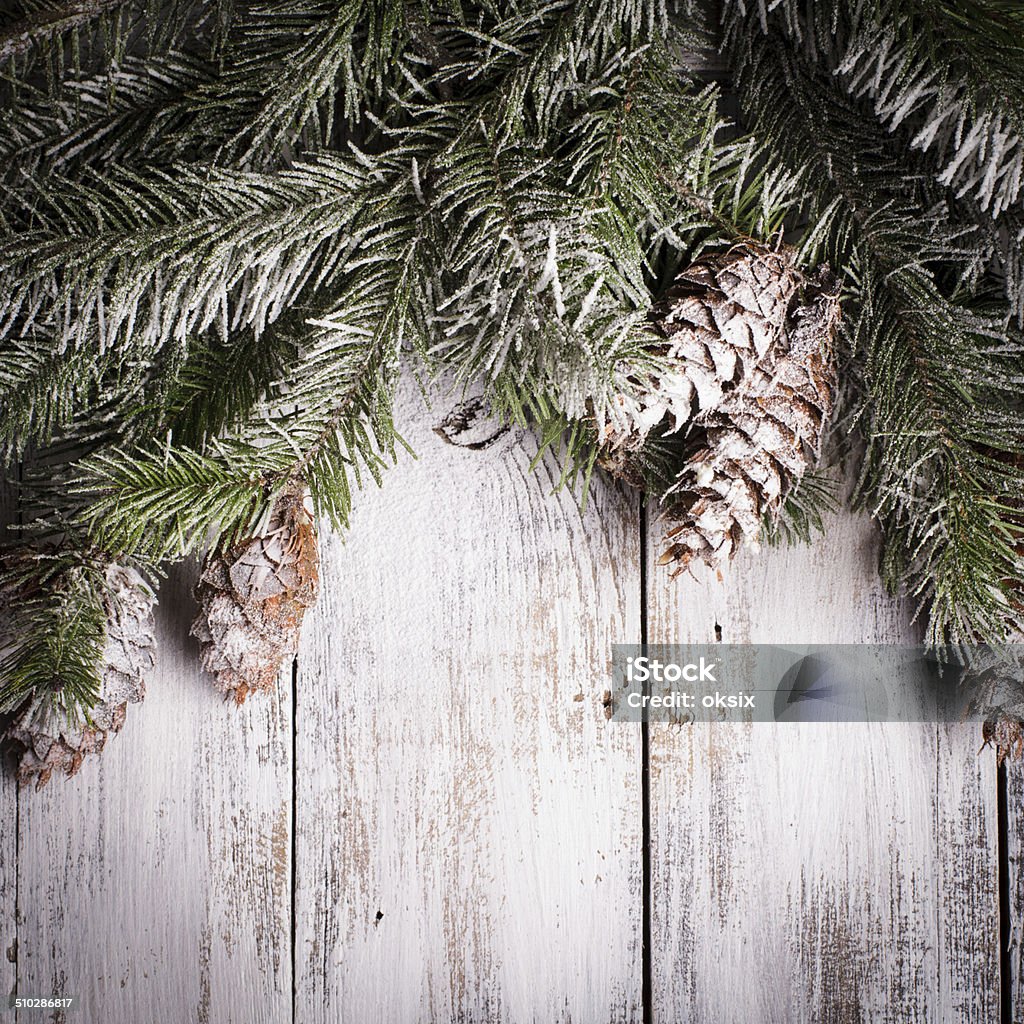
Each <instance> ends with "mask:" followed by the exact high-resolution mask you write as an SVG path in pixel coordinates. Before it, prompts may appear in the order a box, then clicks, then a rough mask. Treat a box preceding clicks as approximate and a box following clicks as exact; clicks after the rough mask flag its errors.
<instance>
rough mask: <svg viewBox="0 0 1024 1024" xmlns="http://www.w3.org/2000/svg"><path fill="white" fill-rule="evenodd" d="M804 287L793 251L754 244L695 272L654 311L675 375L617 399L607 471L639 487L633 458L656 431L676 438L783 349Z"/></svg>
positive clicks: (662, 357)
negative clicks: (790, 314) (793, 303)
mask: <svg viewBox="0 0 1024 1024" xmlns="http://www.w3.org/2000/svg"><path fill="white" fill-rule="evenodd" d="M800 282H801V275H800V273H799V272H798V271H797V270H796V268H795V266H794V253H793V250H792V249H791V248H789V247H780V248H778V249H771V248H768V247H767V246H764V245H761V244H759V243H757V242H753V241H751V242H744V243H742V244H740V245H736V246H734V247H733V248H732V249H730V250H729V251H728V252H720V253H712V254H710V255H707V256H703V257H701V258H700V259H699V260H697V261H696V262H694V263H693V264H691V265H690V266H689V267H687V269H686V270H684V271H683V272H682V273H681V274H680V275H679V276H678V277H677V278H676V281H675V283H674V284H673V285H672V287H671V288H670V289H669V290H668V292H667V294H666V296H665V299H664V301H663V302H662V303H660V304H659V306H657V307H656V308H655V310H654V311H653V312H652V318H653V319H654V321H655V323H656V324H657V326H658V329H659V331H660V332H661V333H662V334H663V335H664V337H665V343H664V345H662V346H659V347H657V348H656V349H655V350H654V351H653V352H652V355H653V356H654V357H656V358H657V359H658V361H659V362H661V363H662V364H663V365H665V366H667V368H668V369H667V370H666V371H665V372H663V373H662V374H660V375H658V376H652V375H645V376H644V377H643V378H641V379H637V378H636V377H634V378H633V381H632V382H633V384H634V386H635V394H634V395H626V394H621V395H619V396H618V397H617V399H616V401H615V403H614V407H613V408H612V409H611V410H610V412H609V422H608V424H607V425H606V426H605V428H604V430H603V432H602V438H601V440H602V443H603V448H602V452H601V455H600V457H599V460H598V461H599V464H600V465H601V466H602V467H603V468H604V469H606V470H607V471H608V472H610V473H612V474H614V475H616V476H619V477H622V478H624V479H626V480H627V482H630V483H635V482H637V474H636V472H635V467H634V466H633V465H632V462H631V459H630V455H631V453H633V452H637V451H639V449H640V448H641V447H642V446H643V444H644V442H645V441H646V439H647V436H648V434H650V432H651V431H652V430H653V429H654V428H655V427H658V426H661V425H664V427H665V428H666V430H667V431H668V432H674V431H676V430H678V429H679V428H680V427H682V426H683V425H684V424H685V423H687V422H689V420H690V419H691V418H692V417H693V416H695V415H699V414H707V413H710V412H711V411H712V410H714V409H716V408H717V407H718V406H719V405H720V404H721V402H722V401H723V399H724V398H725V396H726V395H728V394H729V392H730V391H731V390H732V389H734V388H735V387H736V386H737V385H738V383H739V382H740V381H741V380H742V379H743V378H744V377H745V376H746V375H747V374H749V373H750V372H751V371H752V370H753V368H754V367H755V366H757V365H758V363H759V362H760V361H761V360H762V359H763V358H764V357H765V356H766V354H767V353H769V352H771V351H772V350H773V348H774V347H775V344H776V342H777V341H778V339H779V337H780V335H781V334H782V332H783V330H784V329H785V326H786V317H787V313H788V310H789V306H790V300H791V299H792V297H793V294H794V292H795V291H796V289H797V287H798V286H799V284H800Z"/></svg>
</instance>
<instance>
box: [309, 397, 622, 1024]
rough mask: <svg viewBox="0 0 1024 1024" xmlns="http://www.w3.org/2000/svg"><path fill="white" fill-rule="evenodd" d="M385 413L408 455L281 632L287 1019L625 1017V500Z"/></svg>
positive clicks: (441, 414) (414, 410) (361, 509)
mask: <svg viewBox="0 0 1024 1024" xmlns="http://www.w3.org/2000/svg"><path fill="white" fill-rule="evenodd" d="M400 413H401V414H400V427H401V429H403V430H405V431H406V432H407V437H408V438H409V440H410V441H411V443H412V445H413V447H414V448H415V450H416V452H417V453H418V456H419V458H418V460H417V461H413V460H411V459H408V458H403V459H402V460H401V465H400V466H399V467H398V468H396V469H394V470H392V471H391V472H390V473H389V475H388V477H387V478H386V481H385V486H384V489H383V490H381V491H373V490H370V491H366V492H364V493H362V494H360V495H359V500H358V506H357V510H356V514H355V517H354V521H353V524H352V530H351V533H350V535H349V537H348V538H347V540H346V541H345V542H344V543H342V542H340V541H339V540H337V539H329V540H327V541H326V543H325V546H324V559H325V564H324V596H323V598H322V600H321V603H320V606H319V607H318V609H317V610H316V613H315V618H314V621H313V622H312V623H311V624H310V628H309V629H308V631H307V634H306V642H305V644H304V646H303V648H302V650H301V652H300V658H299V666H300V669H299V680H298V703H297V707H298V717H297V732H298V742H297V785H298V805H297V822H298V826H297V829H298V854H297V893H296V915H297V921H296V942H297V946H296V957H297V968H296V972H297V998H298V1002H297V1006H296V1018H295V1019H296V1020H298V1021H302V1022H303V1024H320V1022H322V1024H336V1022H338V1021H343V1022H353V1024H356V1022H358V1024H378V1022H379V1024H435V1022H445V1024H448V1022H466V1024H469V1022H473V1024H484V1022H486V1024H500V1022H506V1021H507V1022H516V1024H521V1022H529V1021H543V1022H545V1024H555V1022H559V1021H564V1022H570V1021H572V1022H579V1024H590V1022H594V1024H597V1022H601V1024H609V1022H639V1021H640V1020H641V1019H642V1008H641V971H640V963H641V905H642V904H641V885H642V875H641V869H642V858H641V802H640V791H639V780H640V737H639V729H638V727H637V726H636V725H621V724H614V725H613V724H611V723H609V722H608V721H607V720H606V717H605V711H604V708H603V706H602V697H603V692H604V688H605V686H606V685H607V683H606V679H607V673H608V661H609V659H610V655H611V651H610V645H611V644H612V643H613V642H627V641H636V640H637V639H638V638H639V633H640V620H639V613H640V585H639V584H640V573H639V528H638V510H637V506H636V503H635V500H634V501H631V500H630V499H629V498H627V496H626V495H625V494H624V493H622V492H620V491H618V490H615V489H613V488H610V487H609V486H607V485H605V484H603V483H602V482H600V481H598V482H597V483H596V484H595V487H594V490H593V493H592V495H591V504H590V506H589V508H588V509H587V511H586V512H585V514H581V512H580V509H579V507H578V502H577V500H576V499H575V498H574V497H573V496H572V495H571V494H570V493H569V492H568V491H561V492H559V493H557V494H551V493H549V492H550V491H551V489H552V487H553V485H554V482H555V477H554V475H553V470H552V466H551V464H550V462H549V461H548V460H545V461H543V462H542V464H541V466H540V467H539V468H538V469H537V471H536V473H531V471H530V469H529V462H530V459H531V458H532V456H533V454H534V448H533V447H532V442H531V441H530V439H528V438H524V437H522V436H521V435H518V434H515V433H508V434H503V435H500V436H498V437H496V438H493V439H492V441H490V442H489V443H488V444H486V445H483V446H481V445H480V444H478V443H477V441H479V439H480V438H488V437H491V435H492V433H493V432H489V431H487V430H470V429H469V428H468V427H466V426H465V425H463V424H459V423H457V422H456V421H457V420H458V417H455V418H454V420H453V418H452V417H451V416H449V415H448V413H449V406H448V405H446V404H444V403H443V402H442V403H439V404H438V405H437V406H436V407H435V409H434V411H433V412H432V413H431V414H429V416H428V414H425V412H424V410H423V409H422V405H421V402H420V400H419V398H418V396H414V395H413V396H408V395H407V396H406V397H405V399H404V401H403V405H402V407H401V410H400ZM431 419H433V421H434V422H438V423H440V422H442V421H443V422H444V423H445V424H446V425H445V428H444V430H442V431H441V432H440V433H435V432H434V431H432V430H431V429H430V420H431ZM465 437H471V438H474V439H476V440H474V441H473V443H472V444H471V445H469V446H462V445H461V444H460V443H459V440H460V439H461V438H465Z"/></svg>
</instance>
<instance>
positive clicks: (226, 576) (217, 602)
mask: <svg viewBox="0 0 1024 1024" xmlns="http://www.w3.org/2000/svg"><path fill="white" fill-rule="evenodd" d="M319 565H320V562H319V552H318V549H317V539H316V529H315V527H314V525H313V521H312V518H311V517H310V515H309V513H308V512H307V511H306V509H305V507H304V504H303V494H302V492H301V491H300V490H291V491H288V492H286V493H284V494H283V495H282V496H281V497H280V498H278V500H277V502H276V504H275V505H274V508H273V510H272V512H271V515H270V518H269V521H268V524H267V528H266V530H265V531H264V532H263V533H262V534H260V535H259V536H256V537H251V538H249V539H248V540H244V541H242V542H241V543H240V544H237V545H235V546H233V547H231V548H230V549H228V550H226V551H225V550H220V549H215V550H213V551H212V552H211V553H210V554H209V555H208V556H207V559H206V562H205V564H204V565H203V571H202V574H201V575H200V577H199V582H198V584H197V585H196V597H197V598H198V600H199V603H200V605H201V609H200V612H199V614H198V615H197V616H196V619H195V622H194V623H193V624H192V635H193V636H194V637H196V638H197V639H198V640H199V642H200V644H201V646H202V662H203V667H204V668H205V669H206V670H207V671H208V672H210V673H211V674H212V675H213V676H214V679H215V680H216V683H217V687H218V689H220V690H221V691H222V692H223V693H224V694H225V695H230V696H233V697H234V699H235V701H236V702H237V703H239V704H241V703H242V702H243V701H244V700H245V698H246V697H247V696H248V695H249V693H251V692H252V691H253V690H272V689H273V688H274V685H275V683H276V681H277V675H278V672H279V670H280V667H281V662H282V660H283V659H285V658H287V657H291V656H293V655H294V654H295V652H296V650H297V649H298V643H299V631H300V628H301V626H302V619H303V616H304V615H305V613H306V609H307V608H309V607H311V606H312V605H313V604H314V603H315V602H316V598H317V592H318V590H319V580H320V577H319Z"/></svg>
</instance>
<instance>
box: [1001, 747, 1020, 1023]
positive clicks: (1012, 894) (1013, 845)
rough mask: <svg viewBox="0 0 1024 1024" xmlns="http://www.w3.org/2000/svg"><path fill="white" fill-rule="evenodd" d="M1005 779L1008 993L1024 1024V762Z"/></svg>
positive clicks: (1009, 765)
mask: <svg viewBox="0 0 1024 1024" xmlns="http://www.w3.org/2000/svg"><path fill="white" fill-rule="evenodd" d="M1004 771H1005V773H1006V775H1005V786H1006V789H1005V796H1006V804H1005V814H1006V822H1005V824H1006V863H1005V868H1006V871H1007V878H1006V883H1007V886H1008V899H1007V903H1008V907H1007V910H1008V912H1009V916H1008V920H1007V922H1006V932H1007V936H1006V937H1007V944H1006V960H1007V967H1008V968H1009V977H1008V978H1007V979H1005V987H1006V991H1007V992H1008V994H1009V996H1010V1005H1011V1006H1012V1007H1013V1017H1012V1020H1013V1024H1022V1022H1024V761H1007V762H1006V765H1005V768H1004Z"/></svg>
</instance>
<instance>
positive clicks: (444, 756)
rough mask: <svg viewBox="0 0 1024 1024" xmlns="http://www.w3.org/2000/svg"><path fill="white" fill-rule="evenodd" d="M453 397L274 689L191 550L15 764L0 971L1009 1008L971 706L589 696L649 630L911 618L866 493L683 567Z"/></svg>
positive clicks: (42, 992) (157, 984)
mask: <svg viewBox="0 0 1024 1024" xmlns="http://www.w3.org/2000/svg"><path fill="white" fill-rule="evenodd" d="M453 402H454V399H452V398H447V399H444V398H441V399H438V400H437V401H435V403H434V405H433V408H431V409H429V410H428V409H426V408H425V407H424V406H423V404H422V402H421V400H420V399H419V398H418V396H412V395H409V396H406V397H405V398H404V399H403V401H402V404H401V409H400V416H399V422H400V426H401V427H402V429H403V431H404V433H405V436H406V437H407V438H408V439H409V441H410V442H411V443H412V445H413V447H414V448H415V450H416V452H417V454H418V459H415V460H414V459H412V458H410V457H408V456H403V457H402V458H401V459H400V464H399V466H398V467H397V468H396V469H394V470H393V471H392V472H390V473H389V475H388V477H387V479H386V481H385V486H384V488H383V489H381V490H377V489H376V488H374V487H371V489H368V490H365V491H364V492H362V493H361V495H360V496H359V499H358V505H357V509H356V513H355V516H354V520H353V524H352V529H351V532H350V533H349V535H348V536H347V537H346V538H345V539H344V540H342V539H341V538H339V537H337V536H330V535H326V534H325V536H324V543H323V555H324V565H323V582H324V587H323V596H322V598H321V600H320V603H319V605H318V607H317V608H316V610H315V612H314V613H312V615H311V617H310V618H309V619H308V620H307V625H306V629H305V633H304V640H303V644H302V649H301V651H300V653H299V656H298V658H297V659H296V660H295V663H294V665H289V666H286V667H285V669H284V670H283V673H282V677H281V682H280V687H279V689H278V692H277V694H276V695H275V696H274V697H272V698H269V699H252V700H250V701H249V703H248V704H246V705H245V706H244V707H243V708H241V709H240V710H236V709H235V708H234V707H232V706H230V705H225V704H223V703H222V702H221V700H220V698H219V697H218V696H217V695H216V694H215V692H214V690H213V688H212V686H211V685H210V682H209V680H207V679H205V678H204V677H203V675H202V673H201V672H200V670H199V668H198V664H197V652H196V648H195V644H194V642H193V641H191V640H190V639H188V637H187V632H188V625H189V622H190V620H191V618H192V615H193V613H194V605H193V601H192V598H191V596H190V587H191V583H192V580H193V578H194V575H195V567H194V566H191V565H190V566H185V567H182V568H180V569H179V570H176V571H175V572H173V573H172V574H171V576H170V578H169V579H168V581H167V583H166V585H165V586H164V587H163V588H162V590H161V592H160V612H159V629H160V642H161V653H160V658H159V663H158V667H157V671H156V673H155V676H154V678H153V679H152V681H151V683H150V685H149V690H148V696H147V698H146V701H145V703H144V704H142V705H139V706H134V707H132V708H131V709H130V711H129V715H128V722H127V725H126V727H125V729H124V731H123V732H122V733H121V735H119V736H117V737H116V738H114V739H113V740H112V741H111V742H110V743H109V744H108V747H107V751H106V752H105V753H104V754H103V756H102V758H94V759H90V760H89V761H88V762H87V763H86V765H85V766H84V767H83V769H82V771H81V773H80V774H79V776H78V777H76V778H75V779H73V780H71V781H64V780H56V781H54V782H53V783H52V784H51V785H50V786H48V787H47V788H46V789H45V790H43V791H41V792H34V791H31V790H23V791H21V792H18V791H17V790H16V787H15V785H14V784H13V782H12V776H11V771H10V765H9V764H8V765H7V770H6V771H5V773H4V774H3V775H2V776H0V822H2V834H0V927H2V929H3V934H2V936H0V950H2V951H4V952H5V953H6V955H5V956H0V971H2V972H3V982H4V985H3V989H4V992H10V991H14V990H15V989H17V991H18V992H19V993H20V994H21V995H26V996H49V995H53V994H66V995H74V996H77V997H79V999H80V1005H81V1008H80V1009H79V1010H76V1011H74V1012H73V1013H71V1014H69V1015H68V1016H67V1020H68V1021H71V1022H74V1021H80V1022H83V1024H85V1022H88V1024H149V1022H153V1024H164V1022H167V1024H183V1022H201V1024H229V1022H231V1024H255V1022H267V1024H284V1022H289V1021H292V1022H297V1024H428V1022H429V1024H440V1022H443V1024H456V1022H458V1024H492V1022H494V1024H498V1022H509V1024H512V1022H515V1024H533V1022H537V1024H541V1022H543V1024H555V1022H560V1024H562V1022H564V1024H570V1022H572V1024H612V1022H616V1024H618V1022H623V1024H624V1022H629V1024H644V1022H656V1024H683V1022H694V1024H732V1022H735V1024H758V1022H764V1024H775V1022H778V1024H795V1022H807V1024H812V1022H813V1024H840V1022H842V1024H845V1022H860V1021H870V1022H890V1021H891V1022H922V1024H924V1022H927V1024H937V1022H951V1024H953V1022H955V1024H964V1022H974V1021H978V1022H981V1021H986V1022H993V1024H995V1022H1003V1021H1011V1020H1024V993H1020V994H1019V995H1018V990H1019V988H1020V966H1021V941H1020V940H1021V915H1020V910H1021V907H1022V906H1024V876H1022V871H1021V866H1022V853H1024V851H1022V838H1024V829H1022V826H1021V825H1020V822H1019V808H1020V802H1021V796H1022V792H1024V776H1022V774H1021V772H1020V771H1019V770H1018V769H1017V768H1015V767H1011V768H1010V770H1009V771H1008V772H1005V771H1003V770H999V771H997V768H996V765H995V760H994V757H993V754H992V752H991V750H985V751H983V752H981V753H979V746H980V735H979V731H978V729H977V727H976V726H959V727H936V726H934V725H912V726H908V725H894V724H882V725H879V724H872V725H834V724H833V725H824V724H821V725H778V726H767V725H760V726H748V727H743V726H721V725H719V726H708V725H696V726H682V727H680V726H661V725H652V726H651V727H650V728H649V730H648V729H644V730H642V729H641V727H640V726H639V725H635V724H619V723H611V722H609V721H608V720H607V718H606V714H605V709H604V707H603V703H602V700H603V696H604V691H605V689H606V688H607V686H608V685H609V684H608V665H609V659H610V656H611V644H612V643H615V642H636V641H639V640H640V638H641V636H642V635H645V636H646V637H647V639H649V640H650V641H652V642H672V641H713V640H715V639H721V640H723V641H725V642H733V643H742V642H746V641H765V642H768V641H770V642H776V643H779V642H828V641H845V642H861V641H910V640H914V639H916V634H915V630H914V627H913V626H912V625H911V624H910V623H909V622H908V619H907V616H906V614H905V612H904V610H903V609H902V608H901V607H900V606H899V605H898V604H897V603H895V602H893V601H891V600H890V599H888V598H887V597H886V596H884V594H883V593H882V591H881V589H880V587H879V584H878V582H877V576H876V571H875V563H876V538H875V535H874V533H873V531H872V528H871V526H870V524H869V523H868V522H867V521H865V520H863V519H861V518H856V517H854V516H851V515H848V514H844V515H840V516H837V517H834V518H833V519H832V521H830V523H829V529H828V533H827V535H826V536H825V537H824V538H821V539H819V540H818V541H817V542H816V543H815V544H814V545H813V546H810V547H806V546H805V547H796V548H790V549H784V550H774V551H766V552H764V553H762V554H761V555H760V556H758V557H756V558H755V557H751V556H746V557H744V558H742V559H740V560H739V561H738V562H737V563H736V564H735V565H734V566H733V568H732V570H731V571H730V572H729V573H728V575H727V579H726V581H725V582H724V583H721V582H718V581H715V580H713V579H712V580H704V581H702V582H700V583H697V582H694V581H691V580H688V581H682V582H678V583H675V584H673V583H671V582H670V581H669V580H668V579H667V577H666V576H665V575H664V574H663V571H662V570H659V569H657V568H656V566H655V562H656V553H657V550H658V544H659V527H658V526H657V524H656V523H655V524H654V525H650V526H649V525H648V520H647V517H646V516H644V515H642V513H641V507H640V503H639V500H638V497H637V495H636V494H635V493H634V492H628V491H627V490H625V489H622V488H619V487H617V486H613V485H611V484H609V483H608V482H606V481H604V480H596V481H595V482H594V486H593V489H592V493H591V498H590V502H589V504H588V506H587V508H586V510H585V511H581V509H580V504H579V501H578V499H577V498H576V497H575V496H574V495H573V494H572V493H570V492H568V491H565V490H563V491H559V492H558V493H555V494H552V493H550V492H551V491H552V487H553V485H554V483H555V480H556V472H557V470H556V467H555V466H554V464H553V462H552V461H551V460H548V459H545V460H543V461H542V462H541V464H540V466H539V467H538V468H537V469H536V471H533V472H531V471H530V469H529V464H530V460H531V458H532V457H533V455H534V453H535V445H534V442H533V440H532V438H531V437H530V436H529V435H523V434H517V433H515V432H505V433H499V434H498V435H497V436H494V433H495V430H494V427H493V426H492V425H490V424H488V423H486V422H477V423H476V424H474V425H473V426H472V427H471V428H470V429H468V430H466V431H458V430H454V429H451V428H449V429H448V431H447V433H448V435H449V436H448V437H447V438H446V437H445V436H442V435H443V433H444V431H442V432H438V430H437V429H435V428H436V427H437V426H438V424H440V423H441V421H442V420H443V419H444V417H445V414H446V413H447V412H448V411H449V410H450V408H451V406H452V404H453ZM452 442H454V443H452ZM651 518H652V519H653V518H654V517H651ZM2 1013H7V1014H9V1016H4V1017H0V1019H4V1020H6V1019H13V1020H16V1021H17V1022H19V1024H29V1022H35V1021H41V1020H61V1019H62V1018H61V1017H60V1016H59V1015H57V1016H53V1015H50V1014H46V1013H43V1012H40V1011H31V1012H21V1013H19V1014H18V1015H17V1016H16V1017H15V1014H14V1013H13V1012H12V1011H6V1010H0V1014H2Z"/></svg>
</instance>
